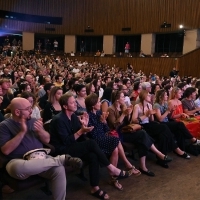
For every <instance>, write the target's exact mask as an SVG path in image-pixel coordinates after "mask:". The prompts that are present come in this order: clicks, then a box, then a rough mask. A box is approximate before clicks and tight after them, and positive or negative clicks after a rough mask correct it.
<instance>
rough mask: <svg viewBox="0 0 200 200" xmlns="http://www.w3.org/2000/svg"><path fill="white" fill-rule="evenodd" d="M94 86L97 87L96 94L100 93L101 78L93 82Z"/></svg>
mask: <svg viewBox="0 0 200 200" xmlns="http://www.w3.org/2000/svg"><path fill="white" fill-rule="evenodd" d="M93 85H94V87H95V92H98V91H99V89H100V87H101V80H100V79H99V78H97V79H94V80H93Z"/></svg>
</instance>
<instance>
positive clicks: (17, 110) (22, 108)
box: [10, 97, 32, 122]
mask: <svg viewBox="0 0 200 200" xmlns="http://www.w3.org/2000/svg"><path fill="white" fill-rule="evenodd" d="M10 109H11V113H12V118H13V119H14V120H15V121H17V122H20V121H21V120H22V118H24V119H31V114H32V106H31V104H30V102H29V101H28V100H27V99H24V98H21V97H16V98H14V99H13V100H12V101H11V103H10Z"/></svg>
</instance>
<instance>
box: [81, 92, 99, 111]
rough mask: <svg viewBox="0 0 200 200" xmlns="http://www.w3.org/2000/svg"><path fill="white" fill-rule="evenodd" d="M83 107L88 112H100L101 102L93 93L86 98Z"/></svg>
mask: <svg viewBox="0 0 200 200" xmlns="http://www.w3.org/2000/svg"><path fill="white" fill-rule="evenodd" d="M85 105H86V109H87V111H88V112H96V111H97V110H100V107H101V102H100V99H99V97H98V95H97V94H95V93H93V94H90V95H88V96H87V97H86V99H85Z"/></svg>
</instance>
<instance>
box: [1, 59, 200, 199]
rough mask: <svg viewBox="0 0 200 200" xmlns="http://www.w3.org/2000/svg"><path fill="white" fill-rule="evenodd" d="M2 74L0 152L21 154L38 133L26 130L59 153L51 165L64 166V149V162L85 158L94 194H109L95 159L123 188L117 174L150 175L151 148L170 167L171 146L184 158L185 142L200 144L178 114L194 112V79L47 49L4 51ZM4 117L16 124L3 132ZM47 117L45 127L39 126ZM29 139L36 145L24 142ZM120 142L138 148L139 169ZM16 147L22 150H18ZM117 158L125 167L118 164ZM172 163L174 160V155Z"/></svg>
mask: <svg viewBox="0 0 200 200" xmlns="http://www.w3.org/2000/svg"><path fill="white" fill-rule="evenodd" d="M0 59H1V58H0ZM0 74H1V78H0V120H1V123H0V148H1V152H2V153H4V154H5V155H6V156H8V157H9V158H10V159H12V158H18V159H21V160H23V154H22V153H26V152H25V151H26V150H27V151H28V150H34V148H40V147H41V144H40V143H39V142H38V139H36V138H35V137H32V135H31V134H33V132H34V131H35V132H36V133H37V134H38V136H39V137H37V138H39V140H40V141H43V142H47V143H49V142H50V143H51V144H52V145H53V146H54V147H55V156H57V157H55V158H54V157H51V158H50V161H49V162H53V163H54V164H52V165H51V166H57V167H58V168H59V169H60V167H61V166H63V165H64V164H63V162H64V161H63V159H64V158H63V157H62V156H61V155H64V154H66V155H67V156H66V158H65V159H67V160H66V162H67V163H68V162H69V161H70V160H72V161H73V162H72V163H71V162H70V163H69V164H70V165H74V163H75V164H76V163H79V164H80V162H81V160H82V161H85V162H87V163H88V164H89V167H88V168H89V177H90V186H91V189H90V192H91V194H92V195H93V196H95V197H97V198H102V199H109V195H108V194H107V193H106V192H105V191H104V190H103V189H101V188H100V186H99V180H100V175H99V170H100V169H99V166H102V167H106V168H107V170H108V174H109V176H108V178H109V177H110V178H109V180H110V181H109V183H111V184H112V185H113V186H114V187H115V188H117V189H118V190H122V189H123V186H122V184H121V183H119V181H118V180H119V179H122V178H128V177H129V176H131V175H140V174H141V173H142V174H144V175H147V176H151V177H153V176H155V175H156V172H152V171H151V170H150V168H151V166H150V164H148V167H147V164H146V163H148V158H147V155H148V153H149V150H151V152H153V154H155V157H156V163H157V164H158V165H160V166H161V167H164V168H169V162H171V161H172V158H171V156H169V155H168V154H169V153H170V152H174V154H175V155H178V156H179V157H180V158H184V159H190V158H192V157H191V155H190V153H189V152H187V148H186V145H187V144H188V143H186V142H189V145H194V146H196V145H200V141H199V140H198V137H197V136H196V135H195V136H194V135H193V133H192V132H191V131H190V129H189V128H188V126H187V125H185V123H184V119H186V118H189V117H191V116H192V117H195V116H197V115H199V111H200V108H199V96H200V95H199V94H200V93H199V91H200V88H199V86H198V85H199V84H197V83H198V79H192V78H191V77H183V78H181V77H176V78H173V77H172V78H170V77H169V78H168V77H160V76H158V75H156V74H153V75H152V74H151V75H148V74H145V73H144V72H142V71H139V72H138V73H136V72H134V66H132V68H131V69H129V68H128V69H126V70H123V69H120V68H119V67H116V66H108V65H106V64H105V65H104V64H100V63H99V64H96V63H88V62H87V61H84V62H80V61H78V60H76V59H73V58H67V57H63V58H61V57H59V58H57V57H53V56H47V55H46V56H45V57H40V58H37V57H36V56H28V57H27V56H25V55H21V56H14V57H13V58H6V59H5V58H3V59H1V62H0ZM197 94H198V95H197ZM20 99H21V100H20ZM7 113H11V114H12V115H10V118H9V120H8V119H6V120H5V118H7V115H6V114H7ZM29 119H31V121H29ZM8 122H9V123H11V124H14V125H13V126H16V128H13V129H12V130H10V129H9V128H8V130H7V129H6V130H7V131H5V132H4V131H3V130H4V128H5V126H6V124H7V123H8ZM19 122H20V123H19ZM47 123H49V129H48V132H47V131H44V130H43V128H42V126H43V125H44V124H47ZM130 124H132V125H135V127H137V130H133V131H131V130H129V131H128V132H126V133H124V132H123V131H122V130H123V128H124V127H126V126H128V125H130ZM29 131H30V138H31V139H30V138H29V135H28V136H27V137H28V138H26V137H25V133H26V132H29ZM11 132H13V134H11ZM133 132H134V133H133ZM7 134H8V135H7ZM199 137H200V136H199ZM28 139H30V140H29V142H30V143H32V142H33V143H34V144H33V145H30V147H29V148H25V149H23V148H22V146H23V144H24V142H25V141H26V140H28ZM13 141H14V142H15V143H14V145H13ZM124 143H130V144H132V145H133V146H134V148H136V149H137V150H138V151H137V152H138V156H139V163H138V166H139V167H138V169H137V168H136V167H135V166H134V165H133V164H132V162H131V161H129V160H128V159H127V158H126V154H125V152H124V147H123V145H124ZM154 143H155V144H154ZM36 144H37V145H36ZM20 149H23V151H20V153H19V154H17V153H18V150H20ZM13 155H14V157H12V156H13ZM69 155H70V156H69ZM58 156H61V157H58ZM71 156H72V157H71ZM73 157H78V158H79V159H78V160H77V159H75V158H73ZM47 158H48V157H47ZM80 159H81V160H80ZM119 159H121V160H122V161H123V163H124V165H125V167H126V170H120V169H119V168H118V160H119ZM52 160H53V161H52ZM11 161H12V160H11ZM11 161H10V162H11ZM31 162H32V161H31ZM173 162H176V158H175V157H174V159H173ZM191 162H192V161H191ZM37 163H39V161H37ZM55 163H57V164H55ZM17 165H18V162H14V163H13V167H14V169H15V167H16V166H17ZM8 166H9V170H8V171H9V174H10V175H11V176H12V177H14V178H19V179H23V178H22V177H21V178H20V177H17V176H16V174H15V172H16V171H13V172H12V170H10V164H9V165H8ZM20 166H21V164H20ZM38 166H39V165H38ZM79 166H80V165H79ZM42 167H44V166H42ZM47 168H48V169H49V166H48V167H47ZM31 170H33V169H32V168H31V169H30V170H29V172H27V173H28V176H30V175H31V174H32V175H33V174H37V172H38V174H39V173H41V170H39V169H38V168H37V170H38V171H34V172H32V171H31ZM61 171H62V170H61ZM59 173H60V171H59ZM28 176H25V177H24V179H25V178H27V177H28ZM44 177H47V175H45V176H44ZM63 177H65V173H63ZM52 178H53V177H52ZM65 178H66V177H65ZM62 181H63V180H62ZM53 183H54V184H57V183H55V182H53ZM63 183H64V184H66V182H64V181H63ZM59 185H60V184H59ZM55 188H57V187H55ZM62 189H63V190H65V189H64V187H62ZM61 194H62V195H60V196H59V195H58V193H57V189H55V190H54V192H53V195H54V197H56V199H64V198H65V195H66V194H65V191H62V192H61Z"/></svg>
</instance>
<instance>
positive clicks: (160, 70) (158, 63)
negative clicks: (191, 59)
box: [73, 56, 178, 76]
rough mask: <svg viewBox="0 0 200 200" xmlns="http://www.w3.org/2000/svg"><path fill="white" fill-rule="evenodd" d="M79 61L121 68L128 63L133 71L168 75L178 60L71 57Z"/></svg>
mask: <svg viewBox="0 0 200 200" xmlns="http://www.w3.org/2000/svg"><path fill="white" fill-rule="evenodd" d="M74 58H76V59H77V60H79V61H85V60H87V61H88V62H90V63H94V62H95V63H102V64H108V65H109V66H114V65H115V66H117V67H120V68H122V69H126V68H127V64H128V63H130V64H131V65H132V66H133V69H134V71H135V72H139V70H142V71H143V72H145V74H149V73H150V72H152V73H155V74H158V75H161V76H169V72H170V71H171V70H172V68H173V67H176V65H177V62H178V60H177V59H175V58H113V57H79V56H78V57H73V59H74Z"/></svg>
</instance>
